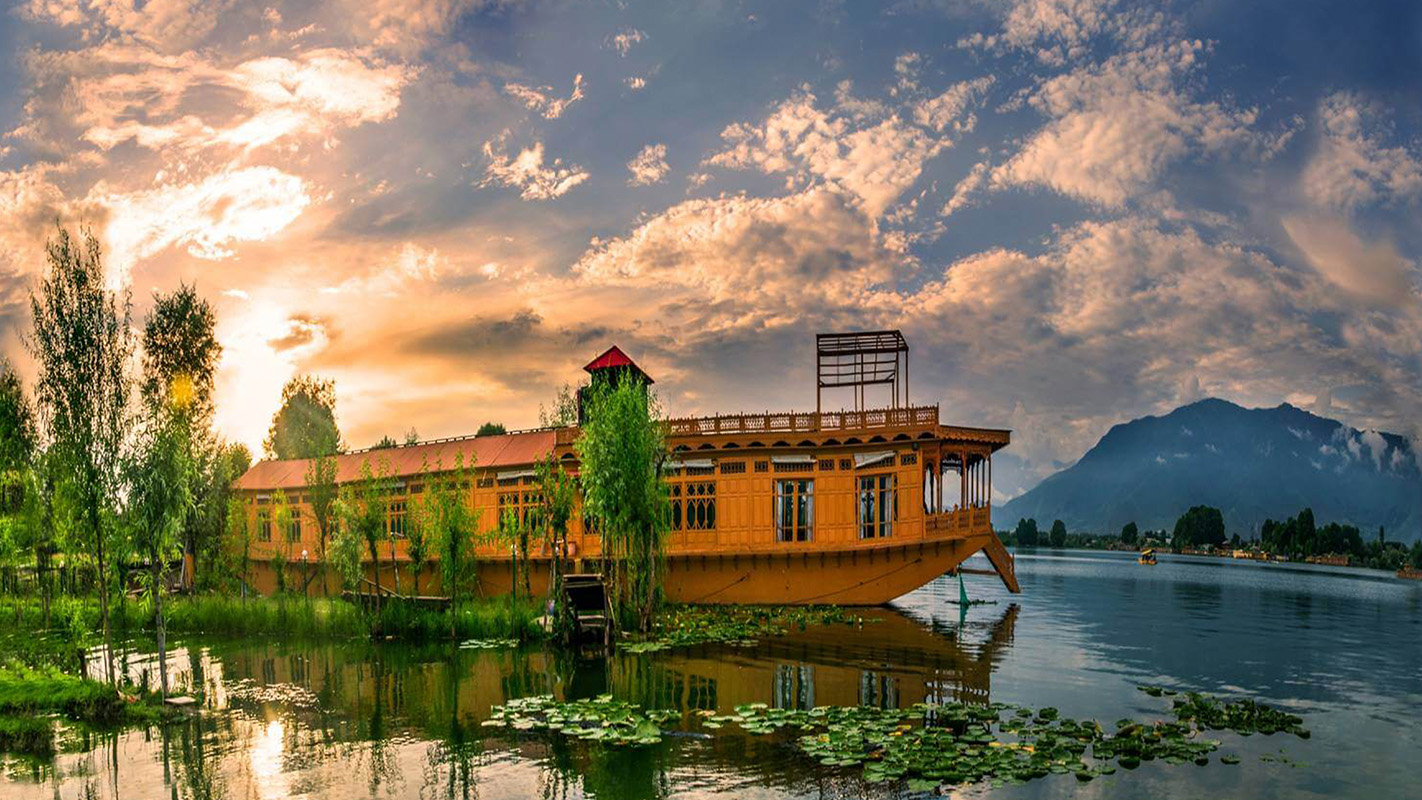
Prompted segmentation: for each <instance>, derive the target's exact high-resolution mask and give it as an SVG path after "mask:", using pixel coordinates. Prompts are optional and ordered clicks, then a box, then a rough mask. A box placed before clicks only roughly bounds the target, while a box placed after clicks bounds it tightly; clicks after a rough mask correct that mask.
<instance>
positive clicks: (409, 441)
mask: <svg viewBox="0 0 1422 800" xmlns="http://www.w3.org/2000/svg"><path fill="white" fill-rule="evenodd" d="M419 443H420V432H419V431H417V430H415V428H414V426H411V427H410V429H409V430H408V431H405V444H406V445H407V446H408V445H413V444H419Z"/></svg>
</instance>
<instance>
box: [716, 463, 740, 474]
mask: <svg viewBox="0 0 1422 800" xmlns="http://www.w3.org/2000/svg"><path fill="white" fill-rule="evenodd" d="M745 472H746V462H744V461H722V462H721V474H722V475H744V474H745Z"/></svg>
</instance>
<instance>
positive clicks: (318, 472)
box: [302, 453, 340, 586]
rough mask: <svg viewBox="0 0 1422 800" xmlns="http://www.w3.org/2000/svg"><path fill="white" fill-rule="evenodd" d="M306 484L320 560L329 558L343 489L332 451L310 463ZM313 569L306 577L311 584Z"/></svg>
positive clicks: (317, 556)
mask: <svg viewBox="0 0 1422 800" xmlns="http://www.w3.org/2000/svg"><path fill="white" fill-rule="evenodd" d="M302 481H303V482H304V483H305V484H306V501H307V502H308V503H310V505H311V520H312V521H313V522H315V523H316V562H317V563H318V564H319V563H326V562H327V552H326V551H327V549H328V547H329V545H330V540H331V533H332V530H333V528H334V527H335V523H336V516H337V500H338V499H339V496H340V495H339V490H338V487H337V486H336V457H335V455H333V454H332V453H320V454H318V455H317V456H316V457H315V458H312V459H311V460H310V461H309V462H307V464H306V473H305V474H304V475H303V476H302ZM315 574H316V573H311V574H310V575H308V576H307V578H306V583H307V585H308V586H309V585H310V583H311V579H312V575H315Z"/></svg>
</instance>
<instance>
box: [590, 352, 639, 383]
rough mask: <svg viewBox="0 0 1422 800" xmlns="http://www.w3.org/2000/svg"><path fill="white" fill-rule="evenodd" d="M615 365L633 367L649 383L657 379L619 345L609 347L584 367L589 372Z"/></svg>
mask: <svg viewBox="0 0 1422 800" xmlns="http://www.w3.org/2000/svg"><path fill="white" fill-rule="evenodd" d="M613 367H631V368H632V369H634V370H636V371H637V373H638V374H640V375H641V376H642V377H644V378H646V379H647V383H655V381H653V380H652V376H650V375H648V374H647V373H645V372H643V371H642V368H641V367H639V366H637V363H636V362H635V361H633V360H632V359H631V358H628V357H627V354H626V353H624V352H622V348H620V347H618V346H617V345H613V346H611V347H609V348H607V350H606V351H605V352H604V353H603V354H602V355H600V356H598V357H597V358H594V359H593V360H592V361H589V362H588V365H587V366H586V367H583V369H584V370H585V371H587V372H596V371H597V370H600V369H611V368H613Z"/></svg>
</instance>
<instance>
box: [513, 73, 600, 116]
mask: <svg viewBox="0 0 1422 800" xmlns="http://www.w3.org/2000/svg"><path fill="white" fill-rule="evenodd" d="M552 91H553V87H552V86H542V87H539V88H537V89H534V88H532V87H529V86H524V85H523V84H521V83H509V84H505V85H504V94H507V95H509V96H511V97H515V98H517V99H518V100H519V101H520V102H522V103H523V104H524V105H525V106H527V107H528V109H529V110H530V111H534V112H536V113H538V114H541V115H542V116H543V118H544V119H557V118H559V117H561V116H563V112H564V111H566V110H567V108H568V106H570V105H572V104H574V103H576V102H578V101H579V100H581V99H583V74H582V73H581V72H579V73H578V74H577V75H575V76H573V91H572V93H571V94H569V95H568V96H567V97H566V98H562V99H560V98H555V97H550V96H549V93H550V92H552Z"/></svg>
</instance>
